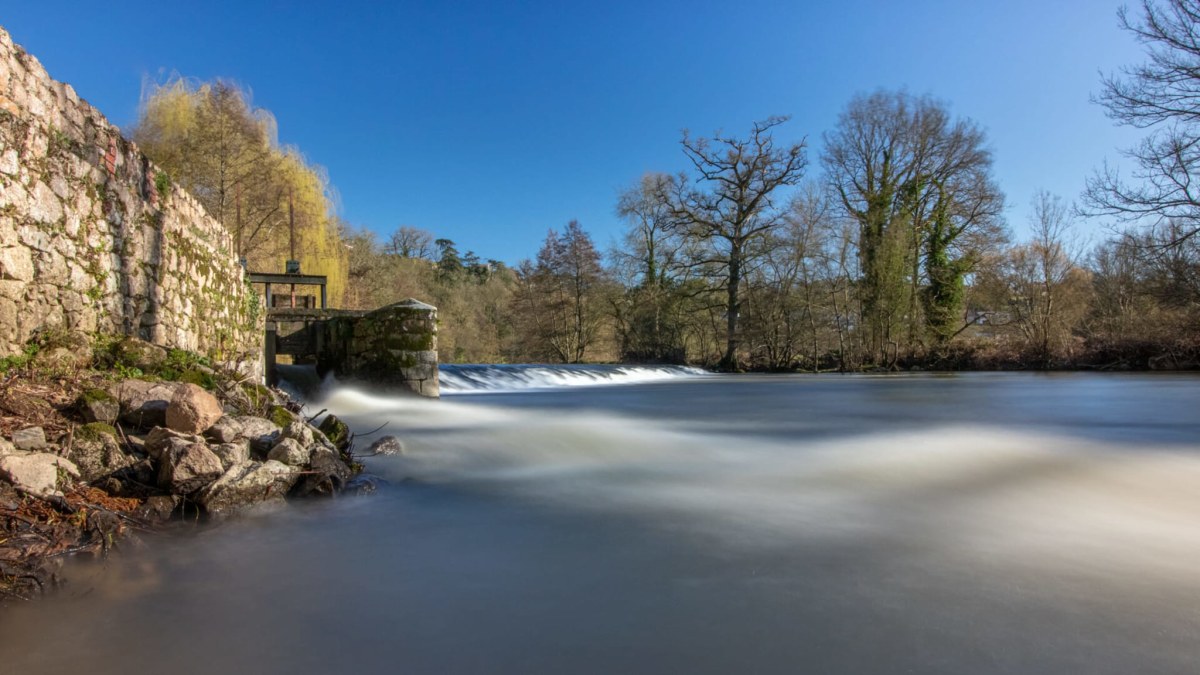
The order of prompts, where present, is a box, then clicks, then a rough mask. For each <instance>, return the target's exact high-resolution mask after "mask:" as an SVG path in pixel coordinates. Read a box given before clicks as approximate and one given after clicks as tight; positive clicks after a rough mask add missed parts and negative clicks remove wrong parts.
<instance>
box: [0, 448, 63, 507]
mask: <svg viewBox="0 0 1200 675" xmlns="http://www.w3.org/2000/svg"><path fill="white" fill-rule="evenodd" d="M60 470H61V471H63V472H65V473H66V474H67V475H69V476H71V477H73V478H78V477H79V469H77V468H75V465H74V464H72V463H71V461H70V460H68V459H66V458H63V457H59V456H58V455H51V454H50V453H47V452H38V453H31V454H23V453H14V454H11V455H5V456H4V457H0V474H2V475H4V476H5V477H6V478H8V480H9V481H10V482H11V483H12V484H13V486H14V487H16V488H17V489H18V490H20V491H21V492H24V493H26V494H29V495H33V496H34V497H41V498H48V497H61V496H62V492H60V491H59V484H58V477H59V476H58V475H59V471H60Z"/></svg>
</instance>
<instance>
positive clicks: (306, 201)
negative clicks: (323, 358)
mask: <svg viewBox="0 0 1200 675" xmlns="http://www.w3.org/2000/svg"><path fill="white" fill-rule="evenodd" d="M132 135H133V138H134V140H135V141H136V142H137V143H138V144H139V145H140V146H141V147H142V149H143V150H144V151H145V152H146V154H147V155H148V156H149V157H150V158H151V159H152V160H154V162H155V163H156V164H157V165H158V166H159V167H160V168H162V169H163V170H165V171H166V172H167V173H168V174H169V175H170V177H171V179H172V180H173V181H174V182H175V183H176V184H178V185H180V186H181V187H183V188H184V189H186V190H188V191H189V192H191V193H192V195H193V196H195V197H196V199H197V200H198V201H199V202H200V203H201V204H202V205H203V206H204V208H205V209H206V210H207V211H208V212H209V214H210V215H212V216H213V217H214V218H215V219H217V220H218V221H219V222H220V223H221V224H222V225H224V226H225V228H226V229H227V230H229V232H230V233H231V234H232V235H233V239H234V245H235V247H236V253H237V254H238V255H239V256H241V257H245V258H246V259H247V261H248V263H249V264H250V266H251V268H252V269H259V270H282V269H283V263H284V260H285V259H286V258H290V257H291V253H292V250H291V246H289V244H290V243H291V242H292V240H293V239H294V241H295V252H296V257H297V258H299V259H300V261H301V263H302V269H304V270H305V271H306V272H308V273H310V274H324V275H326V276H327V277H328V279H329V285H328V294H329V300H330V302H331V303H334V304H335V305H336V304H337V303H339V302H341V300H342V294H343V290H344V286H345V281H346V268H347V263H346V249H345V248H344V246H343V245H342V242H341V241H340V240H339V235H340V231H339V226H338V223H337V222H336V219H335V218H334V217H333V202H334V197H333V193H332V189H331V188H330V186H329V181H328V179H327V177H326V176H325V173H324V171H323V170H322V169H321V168H320V167H319V166H315V165H313V164H311V163H309V162H308V161H306V160H305V159H304V157H303V155H301V153H300V152H299V151H298V150H297V149H295V148H292V147H285V146H280V145H279V143H278V140H277V138H276V129H275V119H274V117H273V116H272V115H271V113H270V112H268V111H266V110H263V109H262V108H256V107H254V106H253V105H252V104H251V103H250V96H249V94H248V93H247V92H246V91H244V90H242V89H240V88H239V87H237V86H236V85H234V84H232V83H229V82H226V81H222V80H217V81H214V82H202V83H195V82H191V81H188V80H183V79H179V78H177V79H174V80H171V81H169V82H166V83H164V84H162V85H160V86H156V87H152V88H150V89H148V90H147V92H146V95H145V96H144V98H143V100H142V102H141V110H140V111H139V119H138V122H137V125H136V126H135V128H134V130H133V133H132ZM293 226H294V227H295V231H294V233H293V231H292V228H293ZM293 234H294V235H295V236H294V237H293V236H292V235H293Z"/></svg>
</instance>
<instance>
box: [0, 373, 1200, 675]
mask: <svg viewBox="0 0 1200 675" xmlns="http://www.w3.org/2000/svg"><path fill="white" fill-rule="evenodd" d="M500 376H501V377H505V376H507V374H502V375H500ZM485 391H486V390H485ZM314 405H315V406H316V407H317V408H321V407H327V408H329V409H330V410H332V411H334V412H336V413H337V414H339V415H342V416H344V417H345V418H346V419H348V420H349V421H350V422H351V423H352V426H353V428H355V429H358V430H362V429H371V428H374V427H376V426H378V425H379V424H384V423H386V424H387V426H386V428H385V429H384V430H383V431H381V432H380V433H391V434H396V435H398V436H399V437H401V439H402V440H403V442H404V444H405V446H406V452H405V454H404V455H402V456H396V457H376V458H369V459H367V460H366V461H367V464H368V468H369V469H370V470H371V471H373V472H376V473H378V474H380V475H382V476H384V477H386V478H387V479H389V480H390V481H392V486H391V487H389V488H385V489H384V490H383V491H382V492H381V494H378V495H375V496H373V497H370V498H362V499H339V500H335V501H333V502H328V503H324V504H318V505H315V506H312V507H311V508H307V509H305V508H298V509H292V510H290V511H288V512H287V513H285V514H279V515H276V516H274V517H271V518H257V519H254V520H245V521H237V522H233V523H230V524H227V525H224V526H222V527H219V528H211V529H206V530H202V531H201V532H200V534H199V535H198V536H195V537H189V538H185V539H182V540H176V541H169V542H162V541H159V542H155V543H154V544H153V545H152V546H151V547H150V548H149V549H147V550H146V551H144V552H142V553H139V554H137V555H134V556H129V557H128V558H126V559H119V560H116V561H114V562H113V563H112V564H111V569H109V570H108V571H107V572H105V573H102V574H97V575H96V577H95V579H94V580H91V581H88V582H87V584H86V587H80V586H76V587H74V588H72V589H71V592H70V594H69V596H68V598H67V599H65V600H60V601H54V602H47V603H41V604H39V605H37V606H33V607H29V608H22V611H19V612H14V613H11V614H9V615H7V616H0V653H2V654H4V656H5V658H6V661H5V663H6V664H8V665H9V666H10V667H11V668H14V669H15V670H14V672H21V673H36V672H60V671H62V670H63V669H65V668H67V667H70V665H71V664H75V663H79V662H80V660H84V659H86V660H87V661H88V663H89V670H91V671H93V672H102V673H105V672H113V673H116V672H128V671H129V670H131V669H132V670H134V671H137V670H138V668H137V667H136V666H137V664H146V663H151V664H154V667H155V669H156V670H162V671H164V672H173V673H202V672H220V671H224V672H235V671H236V672H256V673H275V672H278V673H284V672H286V673H297V672H298V673H324V672H353V673H390V672H397V671H406V672H418V673H522V674H524V673H615V672H621V673H667V672H681V673H737V672H758V673H796V672H814V673H893V672H919V673H954V674H959V673H1076V672H1078V673H1089V674H1092V673H1112V674H1114V675H1115V674H1122V675H1124V674H1127V673H1194V672H1196V671H1195V665H1196V663H1198V662H1200V642H1198V641H1197V639H1196V637H1197V635H1200V602H1198V601H1197V600H1196V598H1200V568H1197V566H1196V564H1195V562H1196V561H1197V560H1200V527H1197V523H1200V489H1197V486H1198V485H1200V420H1197V419H1196V417H1195V415H1194V410H1195V409H1196V407H1197V405H1200V378H1197V377H1156V376H1117V377H1097V376H1055V377H1041V376H1035V375H1028V374H1018V375H977V376H962V377H939V376H917V377H899V378H855V377H758V376H737V377H726V376H708V377H691V376H684V377H673V378H668V379H665V380H660V381H656V382H650V383H645V384H639V385H613V386H608V387H574V386H565V387H560V388H556V389H550V390H545V391H535V390H530V391H525V392H524V393H521V394H520V395H493V394H490V393H489V394H486V395H471V394H466V393H464V394H462V395H458V396H455V397H450V398H448V399H447V400H441V401H430V400H423V399H418V398H415V397H405V396H389V395H382V394H380V393H378V392H369V391H363V390H357V389H351V388H345V387H341V388H337V387H335V388H334V389H333V390H332V393H331V395H330V396H328V397H327V398H325V399H324V400H322V401H320V402H319V403H316V404H314ZM370 440H372V439H371V438H363V439H360V441H359V443H360V445H361V446H365V445H366V444H367V443H369V442H370ZM135 625H136V626H137V629H136V630H131V629H130V626H135Z"/></svg>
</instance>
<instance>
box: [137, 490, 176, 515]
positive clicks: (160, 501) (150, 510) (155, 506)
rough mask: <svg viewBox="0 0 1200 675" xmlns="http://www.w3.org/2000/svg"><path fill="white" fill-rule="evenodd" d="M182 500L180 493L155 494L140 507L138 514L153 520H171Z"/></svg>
mask: <svg viewBox="0 0 1200 675" xmlns="http://www.w3.org/2000/svg"><path fill="white" fill-rule="evenodd" d="M182 501H183V498H182V497H180V496H179V495H154V496H153V497H150V498H148V499H147V500H146V502H145V503H144V504H142V506H141V508H139V509H138V516H139V517H140V518H142V519H143V520H149V521H152V522H162V521H165V520H169V519H170V518H171V514H172V513H175V509H177V508H179V504H180V503H181V502H182Z"/></svg>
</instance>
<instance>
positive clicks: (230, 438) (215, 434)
mask: <svg viewBox="0 0 1200 675" xmlns="http://www.w3.org/2000/svg"><path fill="white" fill-rule="evenodd" d="M204 435H205V436H207V437H208V438H210V439H212V440H214V441H216V442H218V443H232V442H234V441H235V440H237V439H238V437H240V436H241V435H242V425H241V423H240V422H238V421H237V420H236V419H234V418H232V417H230V416H228V415H225V416H224V417H222V418H221V419H219V420H217V421H216V423H215V424H213V425H212V426H211V427H209V428H208V431H206V432H204Z"/></svg>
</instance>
